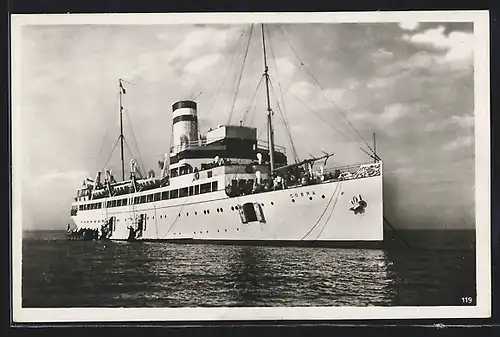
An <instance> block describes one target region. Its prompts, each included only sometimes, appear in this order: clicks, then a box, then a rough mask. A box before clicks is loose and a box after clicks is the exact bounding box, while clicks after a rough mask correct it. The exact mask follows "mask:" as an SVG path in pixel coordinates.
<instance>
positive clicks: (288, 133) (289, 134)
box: [269, 81, 299, 163]
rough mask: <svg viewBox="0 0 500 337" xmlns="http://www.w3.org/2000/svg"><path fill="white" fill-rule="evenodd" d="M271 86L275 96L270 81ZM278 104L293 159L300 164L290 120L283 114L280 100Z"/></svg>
mask: <svg viewBox="0 0 500 337" xmlns="http://www.w3.org/2000/svg"><path fill="white" fill-rule="evenodd" d="M269 84H270V85H271V91H272V92H273V94H274V86H273V84H272V82H271V81H269ZM276 104H277V106H278V112H279V114H280V116H281V119H282V120H283V124H284V126H285V133H286V134H287V136H288V140H289V141H290V146H291V149H292V155H293V159H294V160H295V163H298V162H299V158H298V155H297V149H296V148H295V143H294V142H293V137H292V132H291V130H290V125H289V124H288V120H287V119H286V118H285V116H284V115H283V113H282V111H281V106H280V103H279V101H278V100H276Z"/></svg>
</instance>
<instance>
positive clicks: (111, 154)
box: [102, 137, 120, 170]
mask: <svg viewBox="0 0 500 337" xmlns="http://www.w3.org/2000/svg"><path fill="white" fill-rule="evenodd" d="M119 142H120V138H119V137H118V139H117V140H116V143H115V145H114V146H113V149H112V150H111V153H110V155H109V157H108V159H107V160H106V162H105V163H104V166H103V167H102V170H104V169H106V166H107V165H108V163H109V161H110V159H111V157H112V156H113V152H115V149H116V146H117V145H118V143H119Z"/></svg>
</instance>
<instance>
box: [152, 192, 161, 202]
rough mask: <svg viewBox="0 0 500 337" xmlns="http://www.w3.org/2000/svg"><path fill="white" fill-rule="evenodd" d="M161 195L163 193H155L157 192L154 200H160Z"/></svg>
mask: <svg viewBox="0 0 500 337" xmlns="http://www.w3.org/2000/svg"><path fill="white" fill-rule="evenodd" d="M160 196H161V194H160V193H155V194H154V197H153V200H154V201H158V200H160Z"/></svg>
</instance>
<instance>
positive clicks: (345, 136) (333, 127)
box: [288, 91, 378, 159]
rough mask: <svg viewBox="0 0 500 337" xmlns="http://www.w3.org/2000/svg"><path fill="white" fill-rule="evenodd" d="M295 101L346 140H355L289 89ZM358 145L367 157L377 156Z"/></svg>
mask: <svg viewBox="0 0 500 337" xmlns="http://www.w3.org/2000/svg"><path fill="white" fill-rule="evenodd" d="M288 92H289V93H290V94H291V95H292V96H293V97H294V98H295V99H296V100H297V101H299V103H301V104H302V105H303V106H304V107H305V108H306V109H308V110H309V111H310V112H312V113H313V114H314V115H315V116H316V117H318V118H319V119H321V120H322V121H323V122H324V123H325V124H326V125H328V126H329V127H331V128H332V129H333V130H335V131H337V132H338V133H339V134H340V135H342V136H343V137H344V138H346V139H347V140H348V141H352V142H356V140H354V139H352V138H350V137H349V136H347V135H345V134H344V133H343V132H342V131H340V130H339V129H337V128H336V127H335V126H333V125H332V124H330V122H328V121H327V120H326V119H324V118H323V117H322V116H321V115H319V114H318V113H316V111H314V110H313V109H311V108H310V107H309V106H308V105H307V104H306V103H304V102H303V101H302V100H301V99H300V98H298V97H297V96H296V95H295V94H294V93H293V92H291V91H288ZM358 147H359V149H360V150H361V151H363V152H364V153H365V154H366V155H368V156H369V157H371V158H373V159H376V158H378V156H377V157H375V156H374V155H372V154H370V153H368V151H366V150H365V149H363V148H362V147H361V146H359V143H358Z"/></svg>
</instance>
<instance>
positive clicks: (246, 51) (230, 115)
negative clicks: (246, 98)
mask: <svg viewBox="0 0 500 337" xmlns="http://www.w3.org/2000/svg"><path fill="white" fill-rule="evenodd" d="M252 32H253V23H252V26H251V27H250V33H249V34H248V42H247V46H246V49H245V56H244V57H243V64H242V65H241V72H240V76H239V78H238V83H237V84H236V92H235V93H234V99H233V104H232V105H231V110H230V111H229V118H228V120H227V124H228V125H229V124H231V117H232V115H233V112H234V106H235V104H236V98H237V96H238V91H239V89H240V84H241V78H242V77H243V70H244V69H245V62H246V60H247V55H248V49H249V47H250V43H251V42H252V39H251V38H252Z"/></svg>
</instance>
